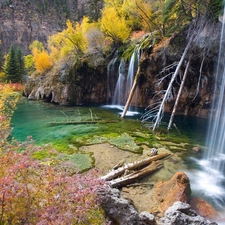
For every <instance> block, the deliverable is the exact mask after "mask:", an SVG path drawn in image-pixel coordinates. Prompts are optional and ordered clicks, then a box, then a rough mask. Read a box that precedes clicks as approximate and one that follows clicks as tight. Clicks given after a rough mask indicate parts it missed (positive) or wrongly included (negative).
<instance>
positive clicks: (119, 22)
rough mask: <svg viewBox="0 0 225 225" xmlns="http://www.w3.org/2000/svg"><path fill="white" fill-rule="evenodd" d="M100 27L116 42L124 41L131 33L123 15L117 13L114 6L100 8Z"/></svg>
mask: <svg viewBox="0 0 225 225" xmlns="http://www.w3.org/2000/svg"><path fill="white" fill-rule="evenodd" d="M101 29H102V31H103V32H104V33H105V34H106V35H107V36H108V37H110V38H112V40H113V41H114V42H115V43H116V44H117V43H123V42H124V41H126V40H127V38H128V37H129V35H130V33H131V28H130V27H129V26H128V22H127V21H126V20H125V18H124V17H123V16H119V15H118V13H117V11H116V9H115V8H114V7H107V8H104V9H103V10H102V19H101Z"/></svg>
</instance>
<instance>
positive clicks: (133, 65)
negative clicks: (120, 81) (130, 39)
mask: <svg viewBox="0 0 225 225" xmlns="http://www.w3.org/2000/svg"><path fill="white" fill-rule="evenodd" d="M138 61H139V51H138V50H136V49H135V50H134V52H133V54H132V56H131V59H130V62H129V67H128V74H127V81H126V94H127V96H128V95H129V93H130V90H131V88H132V85H133V81H134V77H135V74H136V71H137V66H138Z"/></svg>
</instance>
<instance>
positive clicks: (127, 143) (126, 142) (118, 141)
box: [108, 133, 142, 153]
mask: <svg viewBox="0 0 225 225" xmlns="http://www.w3.org/2000/svg"><path fill="white" fill-rule="evenodd" d="M108 141H109V143H110V144H112V145H115V146H116V147H118V148H120V149H123V150H127V151H131V152H136V153H141V152H142V149H141V148H140V147H139V146H138V145H137V144H136V143H135V140H134V138H133V137H131V136H130V135H129V134H127V133H123V134H122V135H121V136H119V137H116V138H110V139H109V140H108Z"/></svg>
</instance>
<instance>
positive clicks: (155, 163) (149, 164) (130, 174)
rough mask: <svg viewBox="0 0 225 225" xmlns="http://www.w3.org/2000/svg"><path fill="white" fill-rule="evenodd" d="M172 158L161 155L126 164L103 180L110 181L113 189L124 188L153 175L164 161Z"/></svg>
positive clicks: (103, 177)
mask: <svg viewBox="0 0 225 225" xmlns="http://www.w3.org/2000/svg"><path fill="white" fill-rule="evenodd" d="M169 156H170V154H168V153H161V154H159V155H155V156H152V157H149V158H146V159H143V160H140V161H137V162H133V163H128V164H125V165H123V166H121V167H119V168H117V169H112V170H111V171H110V172H109V173H108V174H106V175H105V176H102V177H101V179H103V180H106V181H109V184H110V185H111V186H112V187H122V186H125V185H127V184H130V183H132V182H134V181H136V180H137V179H139V178H141V177H143V176H146V175H148V174H151V173H153V172H155V171H157V170H159V169H161V168H162V167H163V163H162V160H164V159H167V158H168V157H169Z"/></svg>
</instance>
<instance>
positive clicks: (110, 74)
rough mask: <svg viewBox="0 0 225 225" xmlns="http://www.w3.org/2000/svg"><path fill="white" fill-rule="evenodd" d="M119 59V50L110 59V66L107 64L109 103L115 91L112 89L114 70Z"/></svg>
mask: <svg viewBox="0 0 225 225" xmlns="http://www.w3.org/2000/svg"><path fill="white" fill-rule="evenodd" d="M117 59H118V51H116V52H115V54H114V56H113V58H112V59H111V60H110V62H109V64H108V66H107V85H106V88H107V93H106V95H107V96H106V97H107V103H109V102H110V99H111V98H112V96H113V91H112V90H111V88H112V87H114V72H115V65H116V62H117Z"/></svg>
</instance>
